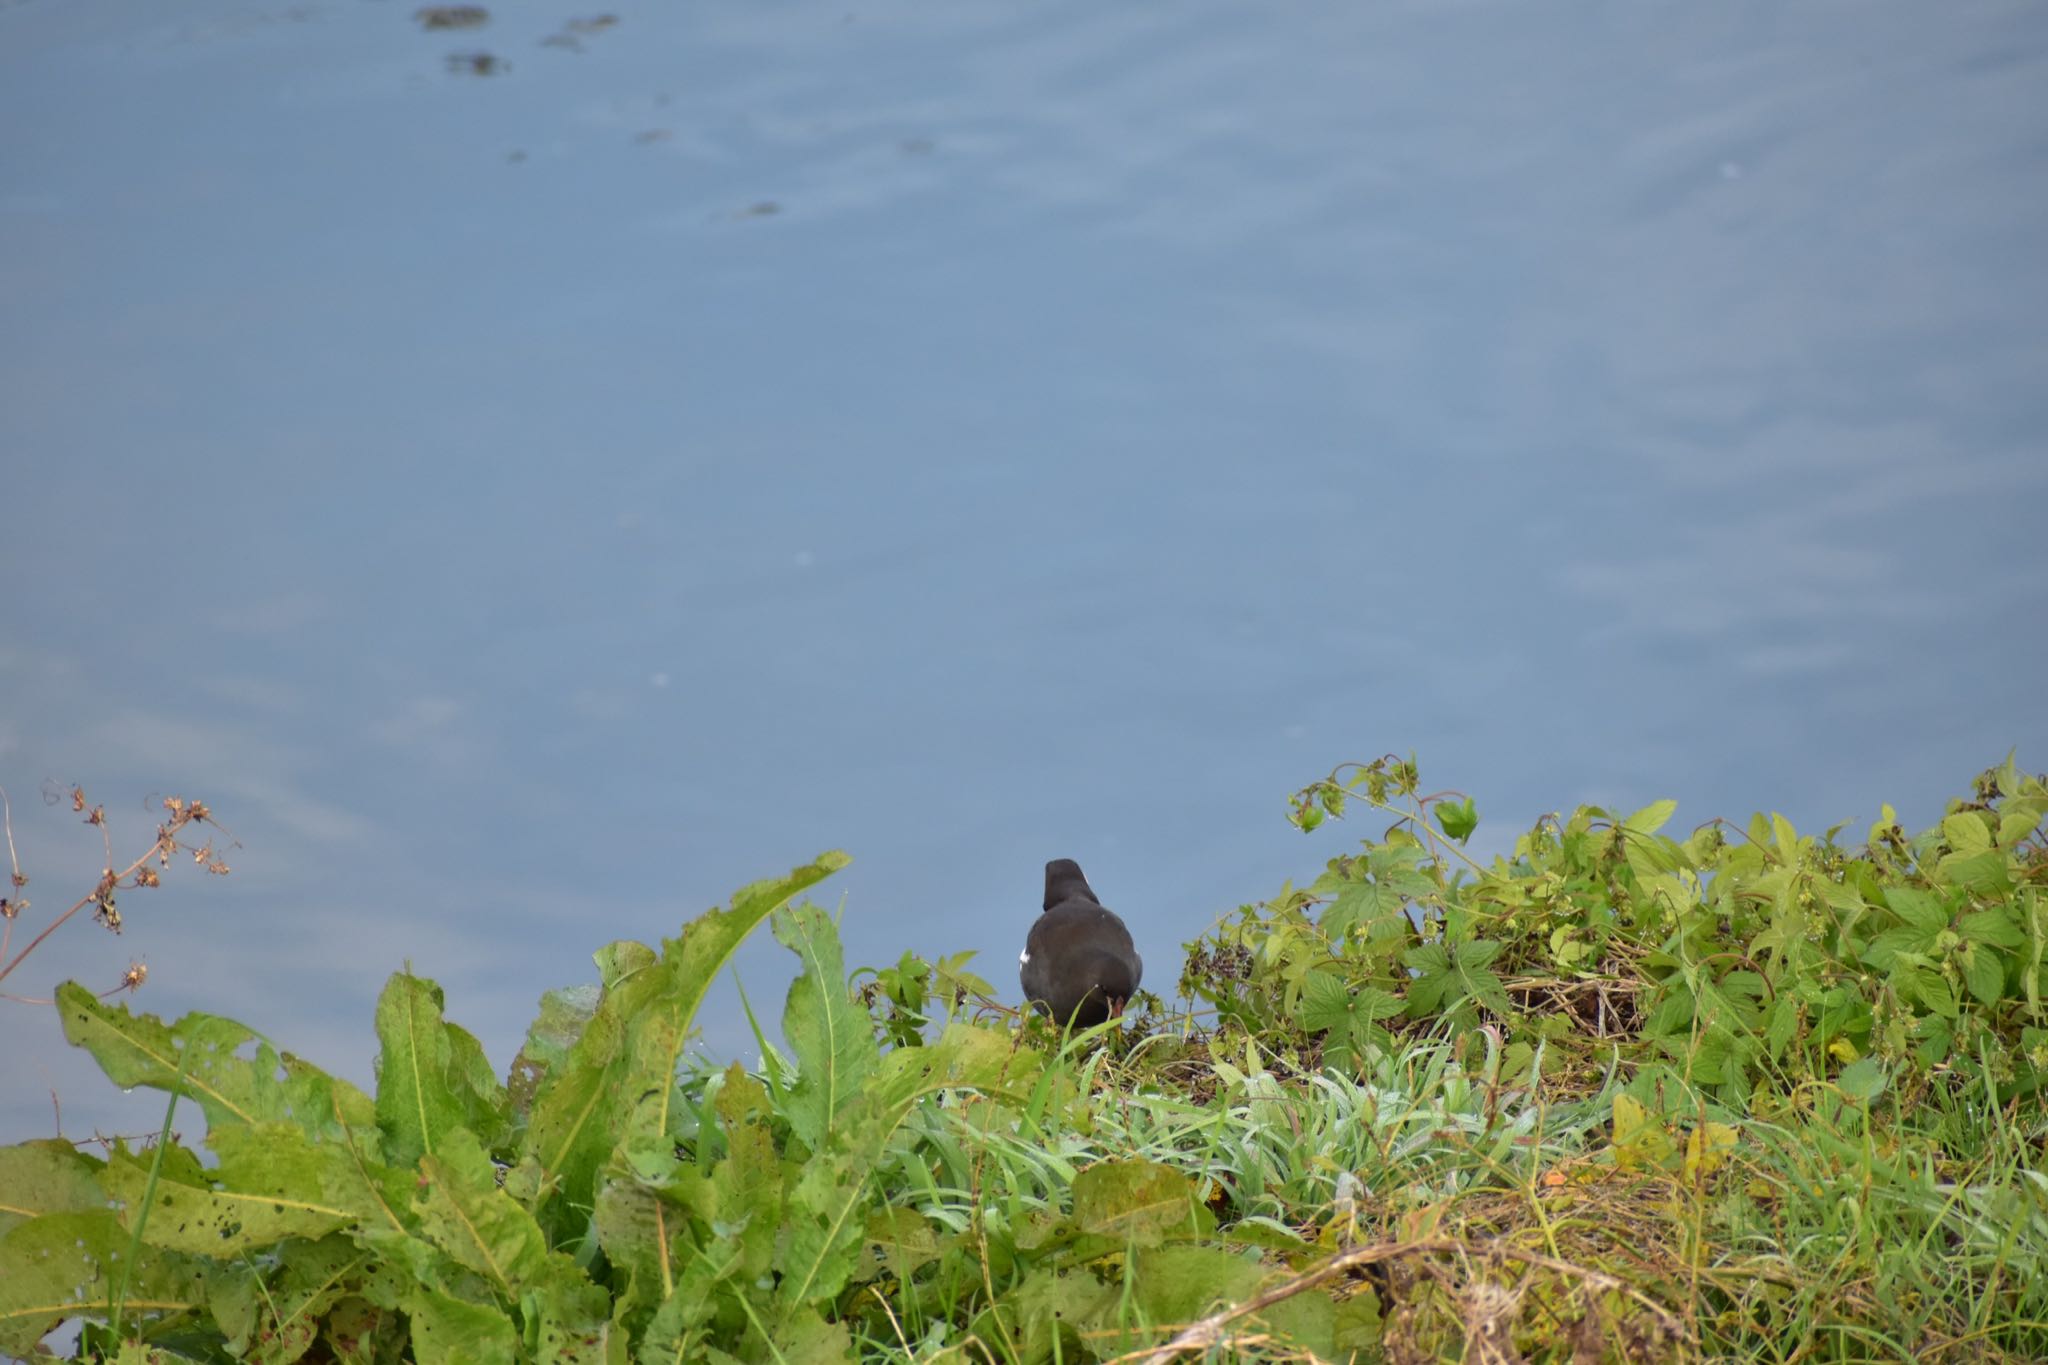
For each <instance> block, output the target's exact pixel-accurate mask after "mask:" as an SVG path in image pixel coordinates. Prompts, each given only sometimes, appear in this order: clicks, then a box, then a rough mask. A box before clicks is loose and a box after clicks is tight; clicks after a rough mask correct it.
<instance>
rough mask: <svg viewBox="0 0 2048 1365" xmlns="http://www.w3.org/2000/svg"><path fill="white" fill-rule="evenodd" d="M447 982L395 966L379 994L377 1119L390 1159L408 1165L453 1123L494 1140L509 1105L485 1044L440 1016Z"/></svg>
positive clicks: (432, 1147) (490, 1143)
mask: <svg viewBox="0 0 2048 1365" xmlns="http://www.w3.org/2000/svg"><path fill="white" fill-rule="evenodd" d="M441 1010H442V995H441V988H440V987H439V986H437V985H436V984H434V983H433V982H432V981H429V980H427V979H426V978H425V977H420V976H414V975H412V974H411V973H409V972H394V973H392V976H391V979H390V980H389V981H387V982H386V983H385V985H384V993H383V994H382V995H381V996H379V997H378V1000H377V1038H378V1041H379V1042H380V1043H381V1044H382V1052H381V1054H380V1055H379V1057H378V1061H377V1124H378V1127H379V1128H381V1129H382V1130H383V1133H384V1152H385V1156H386V1159H387V1160H388V1161H389V1162H390V1163H391V1164H392V1165H394V1166H410V1165H412V1163H413V1162H415V1161H417V1160H418V1159H419V1157H420V1154H421V1153H423V1152H432V1151H434V1150H435V1149H436V1148H437V1147H438V1146H439V1145H440V1141H441V1137H442V1135H443V1134H445V1133H446V1132H448V1130H449V1129H451V1128H466V1129H468V1130H469V1131H470V1132H472V1133H474V1134H476V1136H477V1137H478V1138H479V1139H480V1140H482V1141H483V1142H484V1144H485V1145H486V1146H495V1145H496V1144H497V1143H498V1142H499V1141H500V1140H501V1138H502V1137H503V1135H504V1133H505V1131H506V1129H507V1128H508V1126H509V1121H510V1114H509V1105H508V1103H507V1101H506V1098H505V1091H504V1087H502V1086H500V1085H499V1084H498V1080H497V1076H496V1075H495V1074H494V1073H493V1072H492V1070H491V1063H490V1060H489V1059H488V1058H487V1057H485V1056H484V1050H483V1046H482V1044H480V1043H478V1042H477V1040H476V1039H475V1038H474V1037H472V1036H471V1035H470V1034H469V1033H468V1032H466V1031H465V1030H463V1029H461V1028H458V1027H456V1026H455V1025H453V1024H450V1023H448V1022H446V1021H445V1020H444V1019H443V1018H442V1017H441Z"/></svg>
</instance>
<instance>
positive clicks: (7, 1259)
mask: <svg viewBox="0 0 2048 1365" xmlns="http://www.w3.org/2000/svg"><path fill="white" fill-rule="evenodd" d="M128 1242H129V1237H128V1232H127V1230H126V1229H125V1228H123V1227H122V1226H121V1224H120V1221H119V1220H118V1219H116V1218H115V1217H114V1215H113V1214H112V1213H110V1212H108V1211H107V1210H105V1209H100V1210H96V1211H94V1212H90V1213H52V1214H46V1215H45V1216H43V1217H41V1218H33V1219H30V1220H29V1221H28V1222H25V1223H21V1224H18V1225H17V1226H15V1227H14V1228H12V1229H10V1230H9V1231H8V1233H7V1235H6V1236H5V1237H0V1352H5V1353H6V1354H8V1355H12V1356H17V1357H22V1358H27V1357H29V1356H31V1355H33V1354H34V1352H35V1348H36V1343H37V1342H39V1341H41V1340H42V1339H43V1338H44V1337H45V1336H47V1335H48V1334H49V1333H50V1332H52V1331H54V1330H55V1329H56V1327H57V1326H58V1324H60V1323H62V1322H63V1321H64V1320H65V1319H67V1318H74V1317H78V1316H80V1315H81V1314H83V1315H85V1316H88V1317H95V1318H96V1317H99V1316H100V1315H102V1314H103V1313H104V1312H105V1311H106V1306H107V1298H108V1293H109V1290H108V1285H109V1283H110V1282H111V1280H112V1277H113V1275H114V1273H115V1272H114V1266H115V1264H116V1262H117V1261H120V1260H121V1259H122V1258H125V1257H126V1256H127V1254H128ZM201 1265H202V1263H200V1262H195V1261H193V1260H191V1259H189V1258H187V1257H183V1256H177V1255H173V1254H169V1253H164V1252H159V1251H156V1250H154V1249H153V1248H148V1247H145V1248H144V1249H143V1251H142V1254H141V1256H140V1258H139V1259H138V1260H137V1262H136V1263H135V1264H134V1265H132V1266H130V1267H129V1271H128V1294H127V1298H126V1299H125V1300H124V1301H123V1302H124V1311H125V1312H126V1313H127V1314H129V1315H132V1316H133V1317H134V1318H143V1319H147V1318H161V1317H167V1316H172V1315H176V1314H180V1313H189V1312H196V1311H199V1310H200V1309H202V1308H203V1307H204V1305H205V1303H206V1286H205V1276H204V1272H203V1270H202V1269H201Z"/></svg>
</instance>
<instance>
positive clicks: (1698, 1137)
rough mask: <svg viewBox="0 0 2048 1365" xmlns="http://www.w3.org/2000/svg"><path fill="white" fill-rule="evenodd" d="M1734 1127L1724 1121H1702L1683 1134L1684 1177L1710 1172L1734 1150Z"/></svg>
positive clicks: (1691, 1177)
mask: <svg viewBox="0 0 2048 1365" xmlns="http://www.w3.org/2000/svg"><path fill="white" fill-rule="evenodd" d="M1735 1137H1736V1133H1735V1129H1734V1127H1733V1126H1732V1125H1730V1124H1726V1123H1703V1124H1701V1125H1700V1126H1699V1127H1697V1128H1695V1129H1693V1130H1692V1131H1691V1132H1690V1133H1687V1134H1686V1135H1685V1178H1686V1179H1687V1180H1697V1179H1699V1178H1700V1177H1701V1176H1705V1175H1709V1174H1711V1173H1712V1172H1713V1171H1714V1170H1715V1168H1717V1167H1718V1166H1720V1165H1721V1164H1722V1162H1724V1161H1725V1160H1727V1157H1728V1153H1730V1152H1732V1151H1734V1150H1735Z"/></svg>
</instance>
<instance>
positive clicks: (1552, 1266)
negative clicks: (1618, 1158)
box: [1109, 1237, 1687, 1365]
mask: <svg viewBox="0 0 2048 1365" xmlns="http://www.w3.org/2000/svg"><path fill="white" fill-rule="evenodd" d="M1445 1252H1461V1253H1464V1254H1466V1255H1468V1256H1489V1255H1490V1256H1503V1257H1506V1258H1508V1259H1509V1260H1515V1261H1521V1262H1522V1263H1523V1264H1525V1265H1531V1266H1537V1267H1540V1268H1542V1269H1545V1270H1550V1271H1554V1272H1556V1273H1557V1274H1560V1275H1568V1276H1571V1277H1572V1278H1574V1279H1578V1280H1581V1281H1583V1282H1584V1283H1585V1284H1586V1285H1587V1286H1588V1287H1590V1288H1592V1289H1594V1290H1595V1291H1600V1292H1608V1291H1611V1292H1615V1293H1619V1294H1622V1295H1624V1296H1626V1297H1628V1298H1630V1299H1633V1300H1635V1301H1636V1302H1637V1303H1638V1304H1640V1305H1641V1306H1642V1307H1643V1308H1645V1309H1647V1310H1648V1311H1649V1312H1650V1314H1651V1315H1652V1316H1653V1317H1655V1318H1656V1319H1657V1320H1658V1321H1659V1322H1660V1323H1662V1324H1663V1326H1664V1327H1665V1329H1666V1330H1667V1331H1670V1332H1672V1333H1673V1334H1674V1335H1677V1336H1680V1337H1683V1336H1685V1335H1687V1334H1686V1332H1685V1330H1684V1323H1683V1322H1682V1321H1681V1320H1680V1319H1679V1317H1678V1316H1677V1315H1676V1314H1675V1313H1673V1312H1672V1311H1671V1310H1670V1309H1668V1308H1666V1307H1664V1305H1662V1304H1660V1303H1658V1302H1657V1301H1656V1300H1654V1299H1652V1298H1650V1297H1649V1296H1647V1295H1645V1294H1643V1293H1642V1292H1641V1291H1639V1290H1637V1289H1635V1288H1634V1287H1633V1286H1631V1285H1628V1284H1625V1283H1623V1282H1622V1281H1620V1280H1618V1279H1616V1278H1615V1277H1614V1276H1612V1275H1608V1274H1604V1273H1602V1272H1600V1271H1597V1270H1588V1269H1586V1268H1585V1267H1584V1266H1578V1265H1573V1264H1572V1263H1571V1262H1569V1261H1561V1260H1558V1259H1557V1258H1556V1257H1554V1256H1544V1255H1540V1254H1538V1253H1536V1252H1533V1251H1523V1250H1522V1249H1521V1248H1519V1247H1513V1246H1508V1245H1506V1244H1505V1243H1501V1242H1492V1243H1488V1244H1487V1245H1485V1246H1483V1247H1482V1246H1475V1245H1473V1244H1472V1243H1470V1242H1466V1241H1463V1240H1461V1239H1459V1238H1455V1237H1431V1238H1422V1239H1418V1240H1415V1241H1410V1242H1376V1243H1373V1244H1371V1245H1368V1246H1354V1247H1347V1248H1346V1249H1345V1250H1343V1251H1340V1252H1338V1253H1337V1254H1336V1255H1334V1256H1331V1257H1328V1258H1327V1259H1325V1260H1322V1261H1320V1262H1318V1263H1317V1264H1315V1265H1312V1266H1310V1267H1309V1268H1308V1269H1307V1270H1304V1271H1302V1272H1301V1273H1300V1274H1298V1275H1295V1276H1293V1277H1291V1278H1289V1279H1286V1280H1282V1281H1281V1282H1280V1283H1279V1284H1276V1285H1274V1286H1273V1287H1272V1288H1271V1289H1268V1290H1266V1291H1265V1292H1263V1293H1261V1294H1258V1295H1255V1296H1254V1297H1252V1298H1249V1299H1247V1300H1245V1301H1244V1302H1243V1303H1241V1304H1238V1305H1236V1306H1235V1307H1232V1308H1225V1309H1221V1310H1219V1311H1217V1312H1215V1313H1211V1314H1210V1315H1209V1316H1208V1317H1206V1318H1203V1319H1202V1320H1201V1321H1199V1322H1196V1323H1194V1324H1192V1325H1191V1326H1189V1327H1187V1328H1186V1329H1185V1330H1183V1331H1182V1332H1180V1333H1179V1334H1178V1335H1176V1336H1175V1337H1174V1338H1173V1339H1172V1340H1170V1341H1168V1342H1167V1343H1166V1344H1165V1345H1163V1346H1159V1347H1156V1348H1154V1349H1152V1350H1151V1351H1149V1352H1148V1351H1132V1352H1130V1353H1129V1354H1127V1355H1120V1356H1117V1357H1116V1358H1115V1359H1114V1360H1112V1361H1111V1362H1109V1365H1122V1363H1123V1362H1126V1361H1137V1362H1139V1363H1140V1365H1168V1362H1170V1361H1172V1360H1173V1358H1174V1357H1176V1356H1178V1355H1180V1354H1181V1353H1182V1352H1183V1351H1202V1350H1207V1349H1208V1348H1209V1347H1211V1346H1214V1345H1216V1344H1218V1343H1219V1342H1221V1341H1222V1340H1223V1338H1224V1334H1225V1329H1226V1328H1228V1327H1229V1326H1230V1324H1231V1323H1233V1322H1236V1321H1237V1320H1238V1319H1240V1318H1245V1317H1249V1316H1250V1315H1252V1314H1253V1313H1260V1312H1264V1311H1265V1310H1266V1309H1268V1308H1271V1307H1272V1306H1273V1305H1274V1304H1276V1303H1279V1302H1281V1301H1282V1300H1284V1299H1291V1298H1293V1297H1294V1296H1295V1295H1296V1294H1300V1293H1302V1292H1304V1291H1306V1290H1310V1289H1314V1288H1315V1287H1316V1286H1318V1285H1321V1284H1324V1283H1327V1282H1328V1281H1330V1280H1333V1279H1335V1278H1336V1277H1338V1276H1339V1275H1342V1274H1344V1273H1345V1272H1347V1271H1350V1270H1354V1269H1356V1268H1358V1267H1360V1266H1368V1265H1374V1264H1377V1263H1378V1262H1381V1261H1391V1260H1396V1259H1398V1258H1400V1257H1403V1256H1413V1255H1429V1254H1435V1253H1445Z"/></svg>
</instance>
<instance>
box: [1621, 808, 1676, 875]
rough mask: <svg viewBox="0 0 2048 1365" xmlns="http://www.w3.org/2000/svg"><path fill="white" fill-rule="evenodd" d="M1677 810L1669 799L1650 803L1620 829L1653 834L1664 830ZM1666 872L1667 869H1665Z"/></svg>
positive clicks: (1630, 817)
mask: <svg viewBox="0 0 2048 1365" xmlns="http://www.w3.org/2000/svg"><path fill="white" fill-rule="evenodd" d="M1677 809H1678V803H1677V802H1676V801H1672V800H1669V799H1666V800H1663V801H1652V802H1651V803H1650V804H1649V805H1647V806H1644V807H1643V808H1642V809H1641V810H1639V811H1637V812H1636V813H1635V814H1634V815H1631V816H1629V817H1628V819H1626V820H1624V821H1622V822H1621V827H1622V828H1623V829H1625V830H1627V831H1628V832H1629V833H1631V834H1655V833H1656V832H1657V831H1658V830H1660V829H1662V828H1664V825H1665V822H1666V821H1668V820H1670V819H1671V816H1672V814H1673V813H1674V812H1676V811H1677ZM1666 870H1667V871H1668V870H1669V869H1666Z"/></svg>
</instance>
